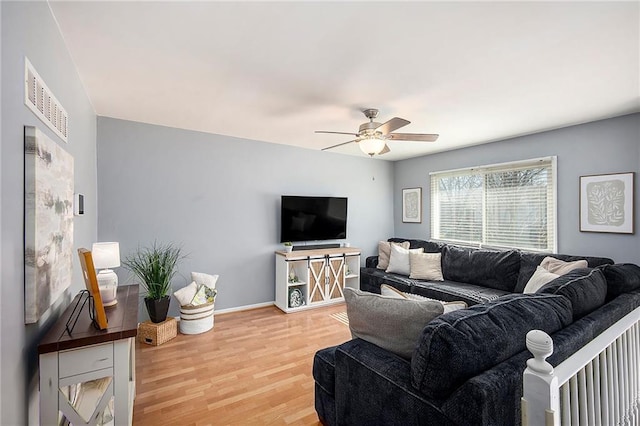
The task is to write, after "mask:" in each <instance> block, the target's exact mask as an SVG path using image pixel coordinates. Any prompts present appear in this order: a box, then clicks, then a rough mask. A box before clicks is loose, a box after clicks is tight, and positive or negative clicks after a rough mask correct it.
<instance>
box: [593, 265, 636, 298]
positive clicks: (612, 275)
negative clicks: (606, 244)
mask: <svg viewBox="0 0 640 426" xmlns="http://www.w3.org/2000/svg"><path fill="white" fill-rule="evenodd" d="M601 270H602V272H603V273H604V277H605V278H606V279H607V300H612V299H614V298H616V297H618V296H620V295H621V294H624V293H629V292H632V291H634V290H637V289H640V266H638V265H634V264H632V263H618V264H615V265H605V266H603V267H601Z"/></svg>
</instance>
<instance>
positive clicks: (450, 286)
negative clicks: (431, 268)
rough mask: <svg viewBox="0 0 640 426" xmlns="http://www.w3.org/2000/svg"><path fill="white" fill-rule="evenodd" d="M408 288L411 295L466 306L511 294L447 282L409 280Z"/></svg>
mask: <svg viewBox="0 0 640 426" xmlns="http://www.w3.org/2000/svg"><path fill="white" fill-rule="evenodd" d="M386 282H387V283H393V285H394V286H396V282H395V281H391V280H387V281H386ZM410 288H411V290H410V291H411V293H412V294H417V295H419V296H424V297H428V298H431V299H437V300H444V301H447V302H451V301H455V300H462V301H464V302H465V303H467V304H468V305H475V304H477V303H485V302H489V301H491V300H496V299H497V298H499V297H502V296H505V295H507V294H511V293H510V292H508V291H504V290H496V289H495V288H489V287H483V286H479V285H475V284H467V283H459V282H456V281H447V280H445V281H436V282H429V281H417V280H411V287H410ZM401 290H402V289H401ZM402 291H404V290H402Z"/></svg>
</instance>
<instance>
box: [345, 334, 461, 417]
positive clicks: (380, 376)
mask: <svg viewBox="0 0 640 426" xmlns="http://www.w3.org/2000/svg"><path fill="white" fill-rule="evenodd" d="M335 399H336V418H337V419H339V422H338V423H340V424H385V425H419V424H437V425H443V426H446V425H452V424H453V423H452V422H451V420H449V419H448V418H447V417H445V416H444V414H443V413H442V412H441V411H440V408H439V406H440V404H441V403H442V401H432V400H428V399H426V397H425V396H424V395H422V394H421V393H420V392H418V391H417V390H416V389H415V388H414V387H413V386H412V385H411V363H410V362H409V360H406V359H403V358H401V357H399V356H397V355H395V354H393V353H391V352H389V351H387V350H384V349H382V348H380V347H378V346H376V345H374V344H372V343H369V342H366V341H364V340H361V339H353V340H351V341H349V342H346V343H343V344H342V345H340V346H338V348H337V349H336V384H335Z"/></svg>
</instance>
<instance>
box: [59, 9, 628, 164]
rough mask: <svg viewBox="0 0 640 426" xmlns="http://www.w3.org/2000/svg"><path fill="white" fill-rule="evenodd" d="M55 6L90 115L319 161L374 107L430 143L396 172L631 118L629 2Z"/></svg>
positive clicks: (410, 149) (407, 146) (411, 145)
mask: <svg viewBox="0 0 640 426" xmlns="http://www.w3.org/2000/svg"><path fill="white" fill-rule="evenodd" d="M50 5H51V9H52V11H53V13H54V15H55V17H56V19H57V21H58V23H59V26H60V29H61V31H62V34H63V36H64V38H65V40H66V43H67V45H68V47H69V50H70V52H71V55H72V57H73V59H74V61H75V63H76V64H77V67H78V71H79V74H80V77H81V79H82V81H83V83H84V85H85V87H86V90H87V92H88V94H89V97H90V99H91V102H92V103H93V106H94V107H95V111H96V113H97V114H98V115H100V116H108V117H115V118H121V119H126V120H134V121H140V122H145V123H153V124H159V125H164V126H171V127H177V128H183V129H191V130H198V131H203V132H209V133H217V134H222V135H230V136H236V137H241V138H248V139H254V140H259V141H266V142H273V143H280V144H287V145H296V146H301V147H306V148H310V149H318V150H319V149H320V148H322V147H326V146H329V145H334V144H337V143H340V142H343V141H347V140H349V136H341V135H326V134H325V135H320V134H314V130H335V131H344V132H356V131H357V128H358V126H359V125H360V124H361V123H363V122H366V121H367V119H366V118H365V117H364V115H362V113H361V110H362V109H363V108H367V107H373V108H378V109H380V115H379V117H378V120H376V121H379V122H384V121H386V120H388V119H390V118H392V117H394V116H398V117H402V118H406V119H407V120H410V121H411V124H410V125H408V126H406V127H404V128H402V129H400V130H398V131H400V132H408V133H439V134H440V138H439V139H438V141H437V142H435V143H428V142H422V143H418V142H396V141H393V142H390V143H389V144H390V147H391V152H390V153H389V154H386V155H384V156H382V157H380V158H381V159H387V160H399V159H404V158H410V157H414V156H418V155H424V154H428V153H433V152H438V151H443V150H448V149H454V148H457V147H462V146H468V145H473V144H480V143H486V142H490V141H495V140H500V139H504V138H509V137H512V136H517V135H523V134H529V133H535V132H539V131H543V130H549V129H554V128H558V127H563V126H568V125H572V124H578V123H583V122H588V121H593V120H597V119H602V118H608V117H613V116H618V115H623V114H627V113H631V112H636V111H640V57H639V56H640V54H639V50H640V2H637V1H633V2H623V3H620V2H619V3H612V2H407V3H400V2H277V3H276V2H158V3H156V2H59V1H51V2H50ZM71 120H73V117H71ZM334 151H335V152H341V153H345V154H354V155H364V154H362V153H361V152H360V151H359V149H358V147H357V145H356V144H349V145H347V146H345V147H342V148H338V149H335V150H334Z"/></svg>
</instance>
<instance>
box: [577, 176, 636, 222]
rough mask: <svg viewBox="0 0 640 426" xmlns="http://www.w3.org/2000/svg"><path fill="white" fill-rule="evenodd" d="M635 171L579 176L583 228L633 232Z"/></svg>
mask: <svg viewBox="0 0 640 426" xmlns="http://www.w3.org/2000/svg"><path fill="white" fill-rule="evenodd" d="M634 178H635V173H634V172H629V173H616V174H608V175H592V176H580V231H583V232H611V233H616V234H633V232H634V229H633V214H634V212H633V206H634V200H633V197H634V192H633V181H634Z"/></svg>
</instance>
